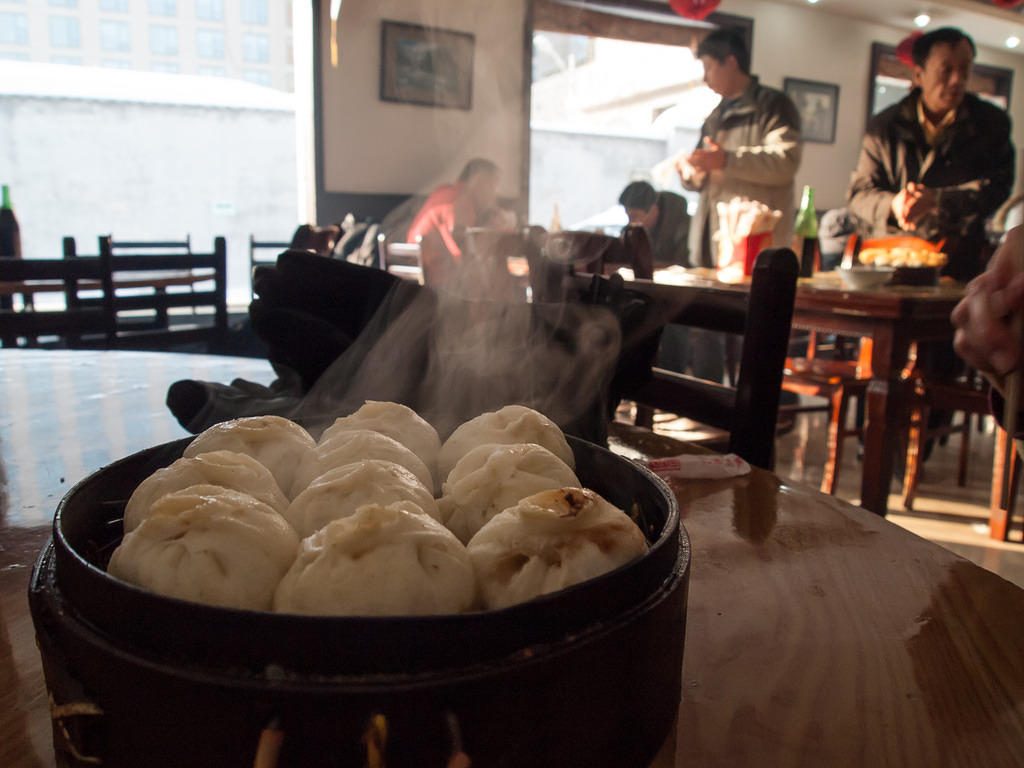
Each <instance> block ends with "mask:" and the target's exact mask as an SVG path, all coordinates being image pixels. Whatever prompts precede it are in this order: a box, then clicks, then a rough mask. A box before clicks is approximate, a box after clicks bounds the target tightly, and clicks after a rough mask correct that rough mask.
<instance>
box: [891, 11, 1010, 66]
mask: <svg viewBox="0 0 1024 768" xmlns="http://www.w3.org/2000/svg"><path fill="white" fill-rule="evenodd" d="M1019 1H1020V2H1024V0H1019ZM923 34H924V32H922V31H920V30H918V31H917V32H911V33H910V34H909V35H907V36H906V37H905V38H903V39H902V40H901V41H900V44H899V45H897V46H896V58H897V59H899V60H900V61H902V62H903V63H904V64H906V65H907V66H908V67H912V66H914V56H913V50H914V41H915V40H917V38H919V37H920V36H921V35H923Z"/></svg>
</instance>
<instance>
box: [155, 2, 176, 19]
mask: <svg viewBox="0 0 1024 768" xmlns="http://www.w3.org/2000/svg"><path fill="white" fill-rule="evenodd" d="M149 12H150V13H151V14H153V15H154V16H177V15H178V0H149Z"/></svg>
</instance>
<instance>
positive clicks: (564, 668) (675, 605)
mask: <svg viewBox="0 0 1024 768" xmlns="http://www.w3.org/2000/svg"><path fill="white" fill-rule="evenodd" d="M569 440H570V444H571V445H572V448H573V451H574V452H575V455H576V462H577V474H578V476H579V478H580V480H581V482H582V483H583V484H584V485H586V486H587V487H590V488H593V489H594V490H595V491H597V492H598V493H600V494H601V495H602V496H604V497H605V498H607V499H608V500H609V501H611V502H612V503H614V504H616V505H617V506H619V507H621V508H623V509H625V510H627V511H631V512H632V513H633V514H634V516H635V517H636V519H637V520H638V521H639V523H640V525H641V527H642V528H643V529H644V531H645V533H646V534H647V537H648V541H649V543H650V544H651V548H650V551H649V552H648V553H647V554H646V555H645V556H644V557H642V558H640V559H639V560H636V561H634V562H632V563H629V564H628V565H625V566H623V567H621V568H618V569H617V570H615V571H613V572H611V573H608V574H605V575H604V576H602V577H600V578H597V579H593V580H591V581H588V582H586V583H584V584H580V585H577V586H575V587H572V588H570V589H566V590H562V591H561V592H557V593H554V594H551V595H547V596H544V597H542V598H539V599H537V600H533V601H531V602H529V603H524V604H522V605H518V606H513V607H511V608H507V609H504V610H500V611H484V612H479V613H474V614H464V615H453V616H427V617H415V618H414V617H398V618H376V617H307V616H294V615H285V614H273V613H264V612H258V611H240V610H230V609H224V608H215V607H211V606H205V605H200V604H196V603H190V602H185V601H181V600H176V599H173V598H167V597H163V596H160V595H157V594H153V593H151V592H147V591H144V590H141V589H138V588H136V587H133V586H131V585H129V584H126V583H124V582H121V581H119V580H117V579H114V578H112V577H110V576H109V575H107V573H106V572H105V570H104V568H105V566H106V563H107V560H108V559H109V556H110V553H111V551H112V550H113V548H114V546H116V544H117V542H118V541H119V540H120V536H121V523H120V518H121V515H122V514H123V510H124V501H125V500H126V499H127V498H128V496H129V495H130V494H131V492H132V490H133V489H134V488H135V487H136V486H137V485H138V483H139V482H141V481H142V479H143V478H145V477H146V476H147V475H149V474H150V473H151V472H152V471H153V470H155V469H156V468H158V467H161V466H166V465H167V464H169V463H170V462H171V461H173V460H174V459H175V458H177V457H179V456H180V455H181V453H182V451H183V450H184V448H185V446H186V445H187V444H188V440H182V441H178V442H176V443H168V444H166V445H163V446H158V447H156V448H151V449H149V450H146V451H141V452H139V453H136V454H133V455H132V456H129V457H127V458H125V459H122V460H121V461H119V462H117V463H115V464H111V465H110V466H108V467H105V468H103V469H101V470H99V471H98V472H96V473H94V474H93V475H91V476H89V477H88V478H86V479H85V480H83V481H82V482H81V483H79V484H78V485H76V486H75V487H74V488H72V489H71V491H70V492H69V493H68V494H67V496H65V497H64V499H63V500H62V501H61V502H60V505H59V506H58V508H57V514H56V517H55V520H54V532H53V537H52V539H51V540H50V542H49V543H48V544H47V546H46V547H45V548H44V550H43V552H42V553H41V554H40V557H39V560H38V562H37V564H36V568H35V571H34V573H33V576H32V582H31V585H30V588H29V602H30V606H31V610H32V617H33V621H34V623H35V627H36V634H37V637H38V641H39V647H40V653H41V655H42V659H43V668H44V672H45V676H46V683H47V687H48V688H49V690H50V694H51V696H52V697H53V700H54V703H55V705H56V709H55V720H54V745H55V751H56V754H57V760H58V765H60V766H85V765H96V764H97V763H95V762H93V761H89V760H85V759H83V758H99V759H101V760H102V765H103V766H107V767H108V768H120V767H125V768H127V767H128V766H132V767H133V768H134V767H136V766H146V768H171V767H172V766H173V767H175V768H178V767H179V766H180V767H184V766H189V768H195V767H196V766H217V768H232V767H234V766H238V768H243V767H246V768H247V767H248V766H252V765H253V760H254V756H255V754H256V751H257V743H258V741H259V739H260V735H261V732H262V731H263V730H264V728H266V727H267V726H268V724H270V723H275V724H276V725H277V726H278V727H279V729H280V731H281V732H283V736H284V739H283V744H282V748H281V752H280V760H279V762H278V765H279V766H280V767H281V768H299V767H300V766H301V767H302V768H306V767H308V766H321V765H322V766H354V767H356V766H358V767H359V768H361V767H362V766H364V765H366V764H367V747H366V744H365V740H366V738H367V736H366V734H367V729H368V727H369V724H370V722H371V721H373V720H374V716H375V715H382V716H383V717H384V719H385V721H386V723H387V731H386V738H385V754H386V760H387V765H388V766H390V767H391V768H394V766H417V767H422V768H434V767H435V766H436V768H443V767H444V766H445V765H446V763H447V761H448V759H449V758H450V756H451V754H452V752H453V744H457V743H461V746H462V749H463V751H465V752H466V753H467V754H468V755H469V757H470V758H471V759H472V765H473V768H487V767H488V766H530V767H531V768H536V767H543V766H551V767H552V768H555V766H558V768H564V766H570V765H581V766H582V765H586V766H588V767H593V768H601V767H603V766H607V768H623V766H643V765H646V764H647V763H649V762H650V760H652V759H653V757H654V755H655V754H656V753H657V751H658V749H659V747H660V746H661V744H662V742H663V741H664V740H665V738H666V736H667V735H668V733H669V731H670V730H671V728H672V727H673V725H674V721H675V715H676V709H677V706H678V703H679V695H680V673H681V668H682V653H683V635H684V630H685V617H686V594H687V586H688V583H689V562H690V551H689V541H688V539H687V537H686V533H685V530H683V529H682V527H681V526H680V524H679V510H678V506H677V504H676V500H675V496H674V494H673V493H672V492H671V490H670V489H669V488H668V487H667V486H666V485H665V484H664V483H663V482H662V481H661V480H659V479H658V478H657V477H655V476H654V475H653V474H651V473H650V472H648V471H647V470H646V469H644V468H642V467H639V466H637V465H635V464H634V463H632V462H630V461H627V460H626V459H623V458H621V457H619V456H616V455H615V454H613V453H611V452H609V451H607V450H605V449H603V448H599V447H597V446H595V445H592V444H590V443H586V442H583V441H580V440H574V439H572V438H569Z"/></svg>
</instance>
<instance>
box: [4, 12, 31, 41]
mask: <svg viewBox="0 0 1024 768" xmlns="http://www.w3.org/2000/svg"><path fill="white" fill-rule="evenodd" d="M0 43H8V44H13V45H28V15H27V14H24V13H0Z"/></svg>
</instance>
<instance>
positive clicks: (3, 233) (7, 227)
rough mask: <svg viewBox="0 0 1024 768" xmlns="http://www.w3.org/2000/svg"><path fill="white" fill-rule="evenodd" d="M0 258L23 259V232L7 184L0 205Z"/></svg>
mask: <svg viewBox="0 0 1024 768" xmlns="http://www.w3.org/2000/svg"><path fill="white" fill-rule="evenodd" d="M0 258H7V259H20V258H21V230H20V229H19V228H18V219H17V217H16V216H15V215H14V209H13V208H12V207H11V188H10V187H9V186H7V185H6V184H4V185H3V202H2V203H0Z"/></svg>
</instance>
